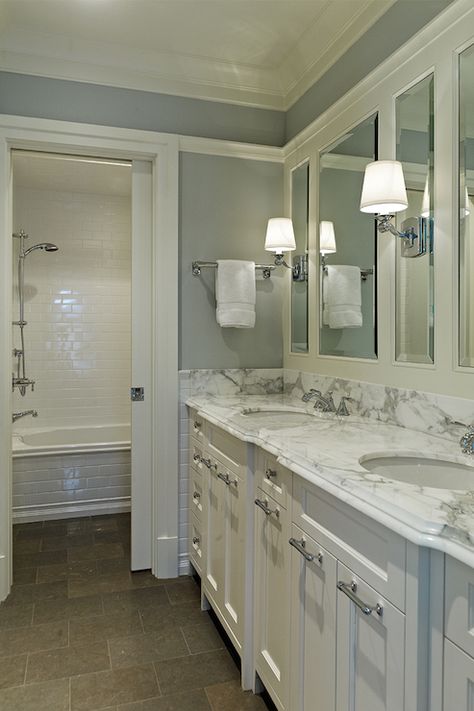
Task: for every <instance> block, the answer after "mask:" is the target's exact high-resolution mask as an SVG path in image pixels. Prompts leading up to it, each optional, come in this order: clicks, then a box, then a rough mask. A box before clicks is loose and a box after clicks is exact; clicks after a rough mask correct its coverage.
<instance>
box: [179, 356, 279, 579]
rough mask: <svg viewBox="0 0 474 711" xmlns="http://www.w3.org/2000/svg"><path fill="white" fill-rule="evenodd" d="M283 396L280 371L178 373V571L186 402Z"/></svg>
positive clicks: (184, 536) (184, 550)
mask: <svg viewBox="0 0 474 711" xmlns="http://www.w3.org/2000/svg"><path fill="white" fill-rule="evenodd" d="M282 392H283V371H282V370H281V368H241V369H235V368H232V369H223V370H182V371H180V373H179V549H178V550H179V570H180V573H182V574H186V573H188V572H189V560H188V520H189V510H188V490H189V471H188V455H189V451H188V411H187V408H186V401H187V400H188V399H189V398H190V397H192V396H194V395H199V394H212V395H221V396H231V395H242V394H249V395H267V394H268V395H270V394H274V393H282Z"/></svg>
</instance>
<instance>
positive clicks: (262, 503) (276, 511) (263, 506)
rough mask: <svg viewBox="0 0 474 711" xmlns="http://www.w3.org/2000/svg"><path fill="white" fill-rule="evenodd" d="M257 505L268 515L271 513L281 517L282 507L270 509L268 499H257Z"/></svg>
mask: <svg viewBox="0 0 474 711" xmlns="http://www.w3.org/2000/svg"><path fill="white" fill-rule="evenodd" d="M255 505H256V506H258V507H260V508H261V509H262V511H263V512H264V513H265V514H266V515H267V516H270V514H275V516H276V517H277V518H279V517H280V509H279V508H278V507H277V508H276V509H270V508H269V507H268V501H267V500H265V501H262V499H255Z"/></svg>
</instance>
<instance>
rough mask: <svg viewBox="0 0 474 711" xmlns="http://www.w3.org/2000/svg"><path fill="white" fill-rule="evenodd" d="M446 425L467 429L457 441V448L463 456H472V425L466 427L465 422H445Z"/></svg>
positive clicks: (473, 434)
mask: <svg viewBox="0 0 474 711" xmlns="http://www.w3.org/2000/svg"><path fill="white" fill-rule="evenodd" d="M446 422H447V424H448V425H457V426H458V427H467V431H466V432H465V433H464V434H463V436H462V437H461V439H460V440H459V446H460V447H461V451H462V453H463V454H469V455H472V454H474V425H466V423H465V422H459V420H448V419H447V420H446Z"/></svg>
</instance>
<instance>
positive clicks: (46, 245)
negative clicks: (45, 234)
mask: <svg viewBox="0 0 474 711" xmlns="http://www.w3.org/2000/svg"><path fill="white" fill-rule="evenodd" d="M35 249H43V250H44V251H45V252H57V251H58V249H59V248H58V247H57V246H56V245H55V244H53V243H52V242H40V243H39V244H34V245H33V247H30V248H29V249H27V250H26V251H25V252H24V254H23V256H24V257H26V256H27V255H28V254H29V253H30V252H33V251H34V250H35Z"/></svg>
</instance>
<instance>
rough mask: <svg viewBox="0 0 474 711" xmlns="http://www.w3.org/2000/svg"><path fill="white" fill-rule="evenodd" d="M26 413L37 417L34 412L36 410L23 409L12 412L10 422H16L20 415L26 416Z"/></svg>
mask: <svg viewBox="0 0 474 711" xmlns="http://www.w3.org/2000/svg"><path fill="white" fill-rule="evenodd" d="M27 415H31V416H32V417H38V413H37V412H36V410H23V411H22V412H13V413H12V422H16V421H17V420H19V419H20V418H21V417H26V416H27Z"/></svg>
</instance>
